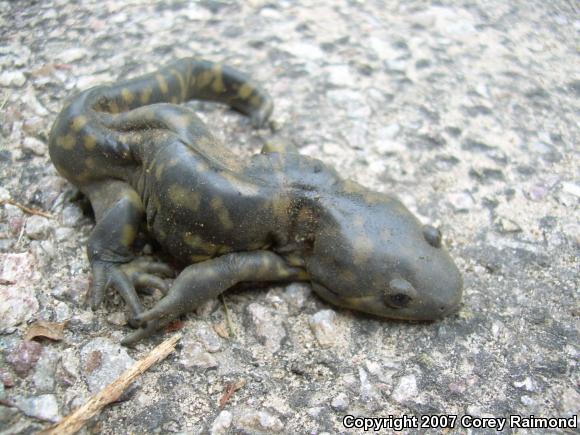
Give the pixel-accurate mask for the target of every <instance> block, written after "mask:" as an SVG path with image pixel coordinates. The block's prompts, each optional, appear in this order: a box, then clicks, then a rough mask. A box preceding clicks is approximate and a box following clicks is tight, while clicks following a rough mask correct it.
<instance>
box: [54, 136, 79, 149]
mask: <svg viewBox="0 0 580 435" xmlns="http://www.w3.org/2000/svg"><path fill="white" fill-rule="evenodd" d="M56 142H57V144H59V145H60V146H61V147H63V148H64V149H65V150H72V149H73V148H74V147H75V145H76V140H75V137H74V136H73V135H72V134H70V133H69V134H67V135H64V136H60V137H59V138H58V139H57V140H56Z"/></svg>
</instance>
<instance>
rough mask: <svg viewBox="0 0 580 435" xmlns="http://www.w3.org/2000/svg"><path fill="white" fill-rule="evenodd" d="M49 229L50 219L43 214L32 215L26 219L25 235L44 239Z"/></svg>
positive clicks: (34, 238)
mask: <svg viewBox="0 0 580 435" xmlns="http://www.w3.org/2000/svg"><path fill="white" fill-rule="evenodd" d="M50 229H51V224H50V221H49V220H48V219H47V218H45V217H43V216H38V215H34V216H30V217H29V218H28V219H27V220H26V235H27V236H28V237H29V238H31V239H33V240H43V239H46V238H47V237H48V234H49V232H50Z"/></svg>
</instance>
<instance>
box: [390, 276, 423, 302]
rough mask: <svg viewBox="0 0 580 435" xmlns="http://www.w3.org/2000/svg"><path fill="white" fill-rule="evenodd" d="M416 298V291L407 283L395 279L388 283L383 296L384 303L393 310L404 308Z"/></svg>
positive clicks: (400, 279)
mask: <svg viewBox="0 0 580 435" xmlns="http://www.w3.org/2000/svg"><path fill="white" fill-rule="evenodd" d="M416 297H417V291H416V290H415V289H414V288H413V286H412V285H411V283H410V282H409V281H406V280H404V279H402V278H395V279H392V280H391V282H389V288H388V289H387V291H386V294H385V303H386V304H387V305H389V306H391V307H394V308H405V307H406V306H408V305H409V304H411V303H412V302H413V300H414V299H415V298H416Z"/></svg>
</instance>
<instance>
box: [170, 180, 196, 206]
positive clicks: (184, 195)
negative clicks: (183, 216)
mask: <svg viewBox="0 0 580 435" xmlns="http://www.w3.org/2000/svg"><path fill="white" fill-rule="evenodd" d="M169 199H170V200H171V202H173V204H175V205H177V206H181V207H185V208H187V209H189V210H191V211H198V210H199V205H200V203H201V195H200V194H199V192H194V191H191V190H187V189H185V188H184V187H181V186H179V185H177V184H173V185H172V186H171V187H169Z"/></svg>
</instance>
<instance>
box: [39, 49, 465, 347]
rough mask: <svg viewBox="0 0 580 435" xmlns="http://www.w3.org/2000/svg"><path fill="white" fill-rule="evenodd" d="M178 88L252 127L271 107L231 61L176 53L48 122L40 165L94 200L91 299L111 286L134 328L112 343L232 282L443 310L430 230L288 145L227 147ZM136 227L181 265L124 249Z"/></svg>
mask: <svg viewBox="0 0 580 435" xmlns="http://www.w3.org/2000/svg"><path fill="white" fill-rule="evenodd" d="M192 99H199V100H207V101H215V102H221V103H225V104H228V105H229V106H230V107H232V108H234V109H235V110H238V111H239V112H241V113H243V114H245V115H247V116H249V117H250V119H251V121H252V123H253V124H254V126H256V127H260V126H263V125H264V124H265V123H266V122H267V120H268V118H269V116H270V114H271V112H272V101H271V99H270V97H269V95H268V94H267V93H265V91H263V90H262V89H261V88H260V87H259V86H258V85H257V84H256V83H254V82H252V81H251V80H250V79H248V78H247V77H245V76H244V75H243V74H241V73H240V72H238V71H236V70H234V69H232V68H229V67H227V66H223V65H219V64H214V63H211V62H207V61H202V60H196V59H189V58H187V59H182V60H179V61H177V62H174V63H172V64H170V65H168V66H167V67H164V68H162V69H160V70H159V71H157V72H155V73H152V74H148V75H145V76H142V77H138V78H136V79H132V80H128V81H123V82H120V83H117V84H113V85H104V86H97V87H94V88H92V89H89V90H86V91H84V92H81V93H80V94H78V95H76V96H75V97H74V98H73V99H72V100H71V101H70V102H69V104H68V105H67V106H66V107H65V108H64V109H63V110H62V112H61V113H60V114H59V116H58V118H57V119H56V121H55V123H54V126H53V128H52V131H51V134H50V145H49V146H50V156H51V159H52V161H53V162H54V165H55V166H56V168H57V170H58V171H59V172H60V173H61V174H62V175H63V176H64V177H66V178H67V179H68V180H69V181H71V182H72V183H74V184H75V185H76V186H78V188H79V189H80V190H81V191H82V192H83V193H84V194H86V195H87V196H88V197H89V199H90V201H91V205H92V207H93V209H94V212H95V217H96V226H95V228H94V230H93V232H92V234H91V236H90V239H89V243H88V256H89V260H90V263H91V268H92V271H93V288H92V305H93V307H94V308H96V307H98V306H99V304H100V303H101V302H102V300H103V298H104V295H105V291H106V290H107V289H108V288H114V289H116V290H117V291H118V292H119V293H120V294H121V295H122V296H123V298H124V299H125V301H126V303H127V305H128V306H129V309H130V311H131V314H132V316H133V318H132V323H133V324H134V325H135V326H138V327H139V328H138V329H137V330H136V331H135V332H133V333H132V334H130V335H128V336H127V337H126V338H125V340H124V343H125V344H131V343H134V342H136V341H138V340H140V339H142V338H144V337H147V336H149V335H151V334H152V333H154V332H155V331H156V330H158V329H159V328H161V327H162V326H163V325H165V324H166V323H167V322H168V321H170V320H172V319H174V318H175V317H177V316H179V315H180V314H183V313H185V312H189V311H191V310H193V309H195V308H196V307H197V306H199V305H200V304H201V303H203V302H204V301H206V300H207V299H209V298H214V297H216V296H217V295H219V294H220V293H221V292H223V291H225V290H227V289H228V288H230V287H232V286H233V285H235V284H237V283H240V282H257V281H267V282H270V281H294V280H301V281H310V282H311V283H312V287H313V289H314V291H315V292H316V293H317V294H318V295H319V296H320V297H321V298H323V299H324V300H326V301H328V302H330V303H332V304H335V305H338V306H341V307H346V308H351V309H354V310H358V311H363V312H366V313H371V314H374V315H377V316H381V317H388V318H396V319H409V320H433V319H437V318H440V317H443V316H445V315H447V314H449V313H452V312H454V311H456V310H457V308H458V306H459V303H460V300H461V294H462V279H461V275H460V273H459V271H458V269H457V267H456V266H455V264H454V263H453V261H452V259H451V258H450V257H449V255H448V253H447V251H446V250H445V248H443V247H442V242H441V233H440V232H439V230H437V229H436V228H434V227H431V226H428V225H421V223H420V222H419V221H418V220H417V219H416V218H415V217H414V216H413V215H412V214H411V213H410V212H409V211H408V210H407V209H406V208H405V207H404V206H403V205H402V204H401V202H400V201H399V200H397V199H396V198H394V197H392V196H388V195H385V194H382V193H377V192H373V191H370V190H368V189H366V188H364V187H363V186H360V185H358V184H356V183H354V182H352V181H348V180H343V179H341V178H340V177H339V176H338V174H337V173H336V171H334V170H333V169H331V168H329V167H328V166H325V165H324V164H323V163H322V162H320V161H319V160H316V159H312V158H309V157H306V156H302V155H300V154H298V152H297V150H296V149H294V148H293V147H290V146H287V145H286V146H284V145H273V144H267V145H265V146H264V148H263V149H262V152H261V153H260V154H257V155H254V156H252V157H251V158H249V159H246V160H243V159H240V158H239V157H238V156H236V155H233V154H232V153H231V152H230V151H229V149H227V148H226V147H224V146H223V145H222V144H220V143H219V142H218V141H217V140H216V139H215V138H214V137H213V136H212V134H211V133H210V132H209V131H208V130H207V128H206V126H205V125H204V124H203V123H202V122H201V120H200V119H199V118H198V117H197V116H196V115H195V113H194V112H193V111H191V110H190V109H189V108H187V107H185V106H182V105H179V103H182V102H185V101H188V100H192ZM143 228H144V229H145V230H146V231H147V232H148V233H149V234H150V235H151V236H152V237H154V238H155V239H156V240H157V241H158V242H159V243H160V245H161V246H162V248H163V249H164V250H165V251H166V252H167V253H169V254H171V255H172V256H173V257H175V259H177V260H178V261H180V262H181V263H183V265H184V266H186V267H185V269H183V271H182V272H181V273H180V274H179V276H178V277H177V278H176V280H175V281H174V282H173V285H172V287H171V288H170V289H167V288H166V287H165V283H164V281H163V280H162V279H161V278H160V277H163V276H168V275H170V274H171V273H172V271H171V269H170V268H169V267H167V266H166V265H165V264H163V263H159V262H156V261H153V260H151V259H147V258H135V257H134V255H133V252H132V247H133V243H134V241H135V238H136V235H137V233H138V232H139V231H140V229H143ZM152 287H153V288H158V289H160V290H162V291H163V292H164V293H165V294H166V295H165V297H164V298H163V299H161V300H160V301H159V302H158V303H157V304H156V305H155V306H154V307H153V308H152V309H150V310H146V311H145V310H144V309H143V308H142V305H141V303H140V301H139V298H138V294H137V291H138V290H141V289H146V288H152Z"/></svg>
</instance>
